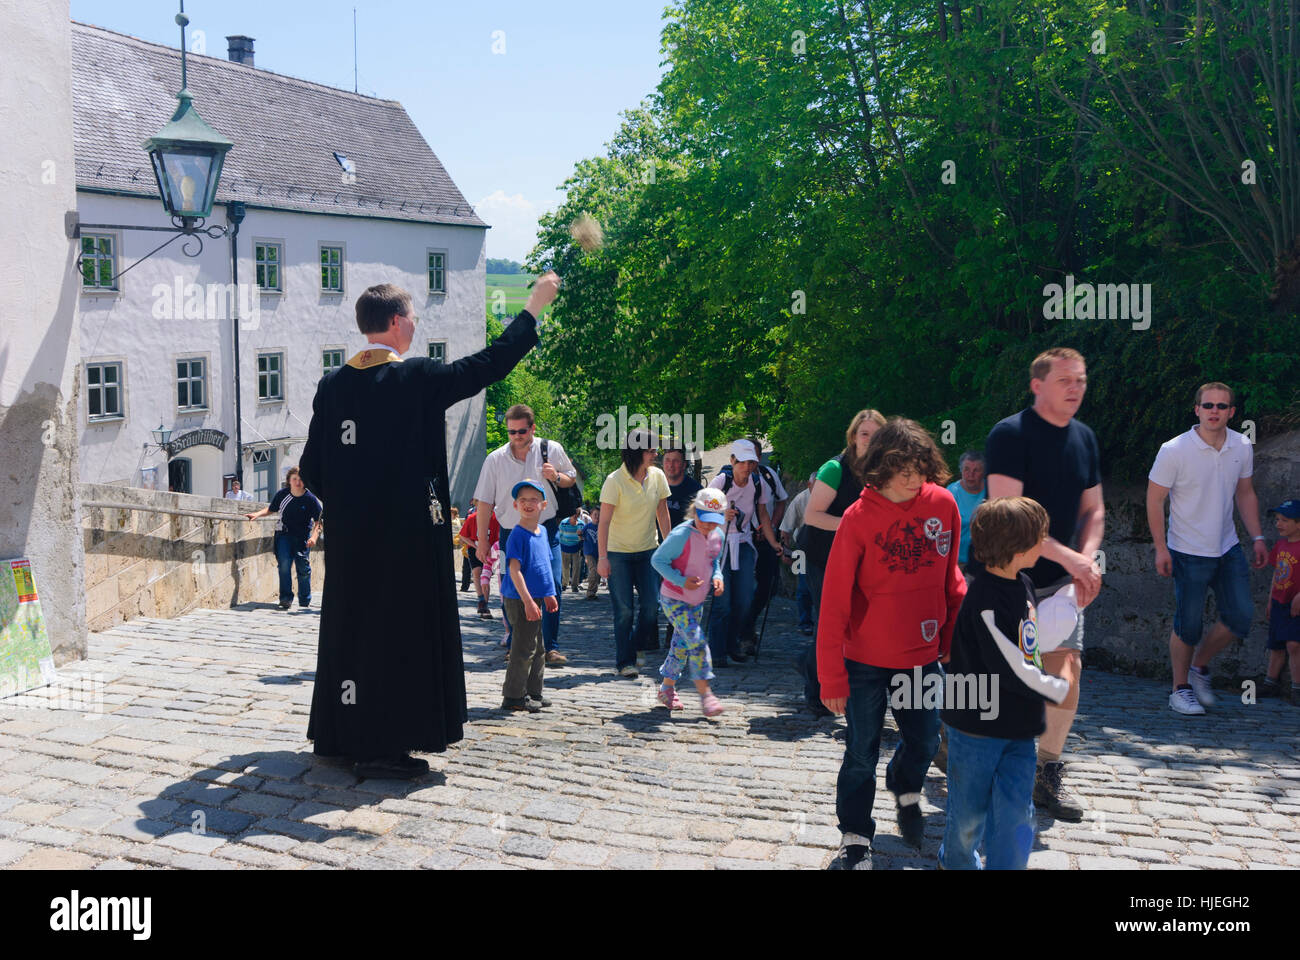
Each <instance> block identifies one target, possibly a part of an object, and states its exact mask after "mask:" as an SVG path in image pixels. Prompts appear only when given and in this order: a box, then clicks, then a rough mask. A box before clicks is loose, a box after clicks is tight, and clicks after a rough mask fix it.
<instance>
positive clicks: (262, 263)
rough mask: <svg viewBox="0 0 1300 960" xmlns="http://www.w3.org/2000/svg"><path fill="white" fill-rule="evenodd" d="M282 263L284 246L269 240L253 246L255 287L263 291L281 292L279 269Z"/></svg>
mask: <svg viewBox="0 0 1300 960" xmlns="http://www.w3.org/2000/svg"><path fill="white" fill-rule="evenodd" d="M283 261H284V246H283V245H282V244H279V243H272V242H271V241H269V240H259V241H257V242H256V243H254V244H253V263H254V264H256V267H257V285H258V286H259V287H261V288H262V289H263V290H283V289H284V287H283V285H282V283H283V279H284V278H283V277H282V276H281V275H280V267H281V264H282V263H283Z"/></svg>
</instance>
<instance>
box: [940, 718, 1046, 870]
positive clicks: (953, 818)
mask: <svg viewBox="0 0 1300 960" xmlns="http://www.w3.org/2000/svg"><path fill="white" fill-rule="evenodd" d="M1037 760H1038V751H1037V750H1036V749H1035V747H1034V740H1033V738H1032V737H1030V738H1029V739H1027V740H1003V739H1001V738H998V737H972V736H971V735H970V734H968V733H962V732H961V731H960V730H954V729H953V728H952V727H948V822H947V826H946V827H945V828H944V832H943V843H942V844H941V845H940V846H939V862H940V863H942V864H943V866H944V869H945V870H979V869H980V861H979V855H978V854H977V853H976V852H975V851H976V850H977V849H978V848H979V847H980V845H981V843H982V844H983V846H984V865H985V867H987V869H989V870H1023V869H1025V866H1026V864H1028V863H1029V850H1030V848H1031V847H1033V845H1034V775H1035V770H1036V768H1037Z"/></svg>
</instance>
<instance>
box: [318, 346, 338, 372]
mask: <svg viewBox="0 0 1300 960" xmlns="http://www.w3.org/2000/svg"><path fill="white" fill-rule="evenodd" d="M341 366H343V351H342V350H326V351H324V352H323V353H322V354H321V376H324V375H325V374H327V373H333V372H334V371H335V370H337V369H338V368H339V367H341Z"/></svg>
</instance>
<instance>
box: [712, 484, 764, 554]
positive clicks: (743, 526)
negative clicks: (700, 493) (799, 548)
mask: <svg viewBox="0 0 1300 960" xmlns="http://www.w3.org/2000/svg"><path fill="white" fill-rule="evenodd" d="M726 482H727V475H726V474H725V473H722V472H719V473H718V475H717V476H716V477H714V478H713V479H712V480H711V481H709V486H711V487H713V489H715V490H721V489H722V488H723V486H724V485H725V484H726ZM761 502H762V504H763V506H765V507H767V510H768V514H769V516H770V515H771V512H772V488H771V485H770V484H768V483H767V482H766V481H764V482H763V496H762V497H761ZM727 506H728V507H733V508H735V509H736V510H738V511H740V513H743V514H744V517H743V518H742V517H740V516H739V514H738V515H737V516H736V519H735V520H733V521H731V523H728V524H727V533H728V534H734V533H738V534H739V537H738V540H739V542H740V543H753V542H754V531H755V530H757V529H758V511H757V510H756V509H755V508H754V474H753V473H752V472H751V473H750V475H749V480H748V481H746V483H745V485H744V486H743V487H742V486H741V485H740V484H739V483H737V482H736V481H735V480H732V481H731V489H730V490H728V491H727Z"/></svg>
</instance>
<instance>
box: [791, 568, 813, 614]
mask: <svg viewBox="0 0 1300 960" xmlns="http://www.w3.org/2000/svg"><path fill="white" fill-rule="evenodd" d="M794 602H795V605H796V606H797V607H798V608H799V626H800V627H811V626H812V625H813V605H812V591H811V590H810V589H809V588H808V574H806V573H801V574H799V587H798V589H796V590H795V592H794Z"/></svg>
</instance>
